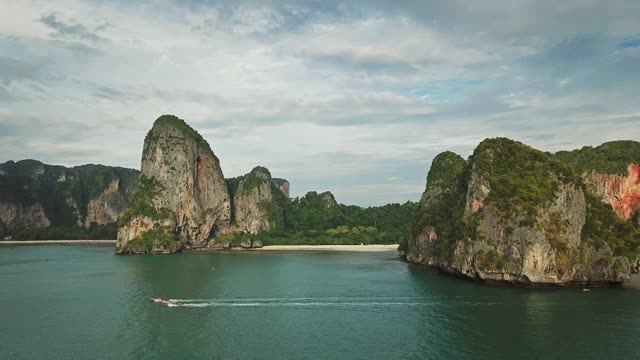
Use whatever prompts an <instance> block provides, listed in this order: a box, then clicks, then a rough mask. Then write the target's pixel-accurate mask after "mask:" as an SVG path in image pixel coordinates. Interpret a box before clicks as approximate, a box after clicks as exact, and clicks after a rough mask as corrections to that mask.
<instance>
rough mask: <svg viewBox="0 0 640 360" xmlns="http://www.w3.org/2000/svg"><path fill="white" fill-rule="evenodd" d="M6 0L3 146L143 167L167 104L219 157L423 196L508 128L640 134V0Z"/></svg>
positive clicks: (362, 194) (528, 135)
mask: <svg viewBox="0 0 640 360" xmlns="http://www.w3.org/2000/svg"><path fill="white" fill-rule="evenodd" d="M131 3H132V2H128V1H121V2H115V1H77V0H61V1H55V2H52V1H29V0H21V1H12V0H0V8H1V9H2V11H1V12H0V161H6V160H19V159H25V158H35V159H39V160H42V161H44V162H48V163H54V164H61V165H79V164H84V163H103V164H107V165H118V166H127V167H134V168H139V165H140V164H139V163H140V154H141V150H142V141H143V139H144V135H145V134H146V132H147V131H148V129H149V128H150V127H151V124H152V123H153V121H154V120H155V119H156V118H157V117H158V116H159V115H161V114H175V115H177V116H179V117H181V118H183V119H185V120H186V121H187V122H189V123H190V124H191V125H192V126H193V127H195V128H196V129H197V130H198V131H199V132H200V133H201V134H202V135H203V136H204V137H205V138H206V139H207V140H208V141H209V143H210V144H211V145H212V148H213V149H214V151H215V153H216V154H217V155H218V157H219V158H220V159H221V163H222V167H223V172H224V174H225V176H227V177H230V176H237V175H241V174H244V173H246V172H248V171H250V170H251V169H252V168H253V167H254V166H256V165H262V166H266V167H268V168H269V169H270V170H271V173H272V174H273V175H274V176H277V177H284V178H287V179H289V180H290V182H291V184H292V194H293V195H294V196H299V195H302V194H304V193H305V192H307V191H310V190H318V191H324V190H331V191H332V192H333V193H334V194H335V195H336V198H337V199H338V201H339V202H343V203H349V204H359V205H376V204H383V203H387V202H404V201H406V200H414V201H417V200H418V199H419V197H420V193H421V192H422V191H423V189H424V186H425V177H426V174H427V171H428V168H429V165H430V162H431V159H432V158H433V157H434V156H435V155H437V154H438V153H439V152H442V151H445V150H452V151H455V152H457V153H459V154H461V155H463V156H467V155H469V154H470V153H471V151H472V150H473V148H474V147H475V146H476V145H477V144H478V143H479V142H480V141H482V139H484V138H487V137H496V136H507V137H510V138H514V139H517V140H520V141H523V142H525V143H527V144H530V145H532V146H534V147H537V148H540V149H543V150H547V151H557V150H564V149H574V148H579V147H581V146H584V145H598V144H600V143H602V142H605V141H609V140H614V139H632V140H640V132H639V131H638V125H640V106H639V105H638V103H640V102H639V101H638V88H639V85H640V22H639V21H638V20H637V19H638V18H640V2H638V1H633V0H619V1H611V2H608V1H592V0H582V1H572V0H568V1H561V2H559V1H555V0H554V1H547V0H536V1H522V0H514V1H509V2H504V1H474V2H469V1H458V0H447V1H418V0H416V1H366V2H365V1H362V2H355V1H348V2H337V1H331V0H327V1H279V2H276V1H273V2H269V1H186V2H178V1H176V2H172V1H162V0H157V1H153V2H135V4H131Z"/></svg>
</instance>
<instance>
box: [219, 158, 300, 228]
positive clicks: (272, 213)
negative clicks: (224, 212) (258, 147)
mask: <svg viewBox="0 0 640 360" xmlns="http://www.w3.org/2000/svg"><path fill="white" fill-rule="evenodd" d="M285 182H286V180H285ZM286 183H287V184H288V182H286ZM227 184H228V186H229V191H230V193H231V198H232V210H231V214H232V215H231V216H232V219H233V225H232V226H231V227H230V229H229V233H248V234H254V235H255V234H257V233H259V232H261V231H270V230H272V229H275V228H277V227H278V226H280V227H282V225H283V221H284V220H283V214H282V202H283V200H285V198H284V194H283V193H281V189H279V188H278V187H276V185H275V183H274V182H273V181H272V178H271V173H269V170H267V169H266V168H264V167H261V166H258V167H255V168H254V169H253V170H251V172H250V173H248V174H246V175H244V176H241V177H238V178H234V179H229V180H227Z"/></svg>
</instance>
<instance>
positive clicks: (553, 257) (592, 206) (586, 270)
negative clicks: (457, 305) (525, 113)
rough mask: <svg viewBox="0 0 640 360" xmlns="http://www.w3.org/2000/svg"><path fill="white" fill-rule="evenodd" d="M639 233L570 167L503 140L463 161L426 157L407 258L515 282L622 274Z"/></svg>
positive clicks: (596, 280) (617, 279) (615, 279)
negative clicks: (428, 161) (426, 170)
mask: <svg viewBox="0 0 640 360" xmlns="http://www.w3.org/2000/svg"><path fill="white" fill-rule="evenodd" d="M639 244H640V234H639V233H638V231H637V230H635V229H634V228H633V227H632V226H630V224H629V223H627V222H624V221H622V220H620V219H619V218H618V217H616V216H615V214H614V213H613V212H612V210H611V208H610V207H609V206H608V205H606V204H604V203H602V202H601V201H600V200H599V199H598V198H597V197H595V196H594V195H592V194H591V193H590V192H589V191H588V190H587V188H586V187H585V186H584V185H583V184H582V181H581V178H580V176H579V175H578V173H576V172H575V171H574V170H573V169H571V168H570V167H568V166H566V165H564V164H562V163H561V162H559V161H557V160H556V159H554V158H552V157H551V156H550V155H548V154H546V153H543V152H540V151H537V150H534V149H532V148H530V147H527V146H525V145H523V144H521V143H518V142H515V141H511V140H508V139H489V140H485V141H483V142H482V143H481V144H480V145H479V146H478V148H476V150H475V152H474V154H473V156H472V157H471V158H470V159H469V161H468V162H465V161H464V159H462V158H461V157H459V156H457V155H455V154H453V153H443V154H441V155H439V156H438V157H436V159H434V161H433V164H432V167H431V170H430V171H429V175H428V178H427V188H426V190H425V192H424V194H423V196H422V200H421V203H420V208H419V210H418V212H417V217H416V221H415V223H414V227H413V231H412V236H411V238H410V240H409V243H408V246H407V247H408V249H407V260H408V261H409V262H412V263H416V264H422V265H428V266H434V267H438V268H441V269H443V270H444V271H446V272H450V273H453V274H457V275H460V276H465V277H470V278H475V279H480V280H484V281H491V282H508V283H517V284H523V285H567V284H611V283H622V282H625V281H627V280H628V279H629V276H630V271H631V263H632V262H633V263H635V261H636V259H637V258H638V246H639Z"/></svg>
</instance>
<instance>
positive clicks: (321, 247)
mask: <svg viewBox="0 0 640 360" xmlns="http://www.w3.org/2000/svg"><path fill="white" fill-rule="evenodd" d="M396 249H398V244H392V245H267V246H263V247H261V248H258V249H253V250H256V251H298V250H304V251H306V250H312V251H313V250H321V251H391V250H396Z"/></svg>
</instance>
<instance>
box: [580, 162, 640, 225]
mask: <svg viewBox="0 0 640 360" xmlns="http://www.w3.org/2000/svg"><path fill="white" fill-rule="evenodd" d="M584 178H585V182H586V183H587V185H589V186H590V188H591V189H592V190H593V192H594V193H595V194H596V195H598V196H599V197H600V198H602V200H603V201H605V202H607V203H608V204H610V205H611V206H612V207H613V210H614V211H615V212H616V214H618V216H620V217H621V218H623V219H625V220H631V219H632V218H633V216H634V215H635V214H636V213H637V212H638V211H639V210H640V165H637V164H630V165H629V167H628V174H627V175H626V176H625V175H612V174H599V173H596V172H589V173H585V174H584Z"/></svg>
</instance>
